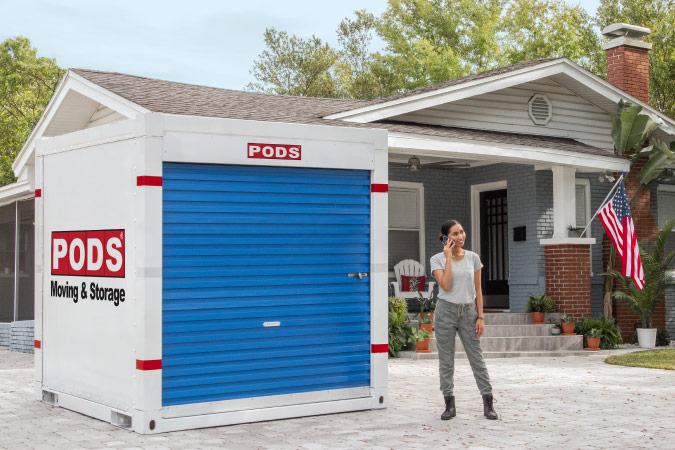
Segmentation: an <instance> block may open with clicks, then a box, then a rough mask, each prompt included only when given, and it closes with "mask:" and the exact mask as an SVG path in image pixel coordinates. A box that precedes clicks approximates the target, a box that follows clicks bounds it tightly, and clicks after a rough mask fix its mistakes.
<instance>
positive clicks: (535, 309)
mask: <svg viewBox="0 0 675 450" xmlns="http://www.w3.org/2000/svg"><path fill="white" fill-rule="evenodd" d="M553 311H555V306H554V305H553V299H552V298H551V297H547V296H546V295H533V294H530V298H528V299H527V312H531V313H532V322H533V323H534V324H535V325H542V324H544V314H546V313H551V312H553Z"/></svg>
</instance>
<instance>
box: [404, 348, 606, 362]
mask: <svg viewBox="0 0 675 450" xmlns="http://www.w3.org/2000/svg"><path fill="white" fill-rule="evenodd" d="M591 353H593V352H587V351H576V350H568V351H553V352H552V351H544V352H537V351H530V352H483V358H485V359H495V358H561V357H565V356H587V355H590V354H591ZM398 357H399V358H407V359H413V360H420V359H438V352H431V353H416V352H415V351H401V352H398ZM455 358H456V359H466V353H464V352H456V353H455Z"/></svg>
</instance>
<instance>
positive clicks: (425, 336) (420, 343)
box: [408, 328, 431, 353]
mask: <svg viewBox="0 0 675 450" xmlns="http://www.w3.org/2000/svg"><path fill="white" fill-rule="evenodd" d="M430 340H431V333H430V332H428V331H427V330H418V329H417V328H413V329H412V330H411V332H410V338H409V339H408V342H414V343H415V344H416V345H417V350H416V352H417V353H431V350H429V342H430Z"/></svg>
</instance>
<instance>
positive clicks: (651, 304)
mask: <svg viewBox="0 0 675 450" xmlns="http://www.w3.org/2000/svg"><path fill="white" fill-rule="evenodd" d="M673 227H675V219H671V220H670V221H668V222H666V223H665V224H664V226H663V230H661V232H660V233H659V235H658V236H657V238H656V240H655V241H653V242H640V258H641V260H642V267H643V269H644V272H645V285H644V287H643V288H642V291H640V290H638V288H637V287H636V286H635V283H634V282H633V280H632V279H631V278H630V277H624V276H622V275H621V273H620V272H618V271H616V270H614V271H611V272H608V273H605V274H604V275H608V276H610V277H611V278H613V279H616V280H618V281H619V283H620V284H621V286H622V287H623V289H624V290H623V291H615V292H614V293H613V294H612V297H614V298H615V299H617V300H619V301H622V302H624V303H626V304H627V305H628V306H630V307H631V308H632V309H633V310H634V311H635V312H636V313H637V315H638V316H639V317H640V322H641V323H642V328H651V324H652V316H653V315H654V308H655V306H656V302H657V301H658V300H659V298H661V297H662V296H663V295H664V294H665V293H666V290H667V289H668V288H669V287H671V286H675V277H673V276H672V275H670V274H669V273H668V271H669V270H670V269H671V268H672V265H673V261H674V260H675V250H673V251H672V252H670V253H669V254H667V255H665V254H664V249H665V245H666V240H667V239H668V237H669V236H670V232H671V231H672V229H673Z"/></svg>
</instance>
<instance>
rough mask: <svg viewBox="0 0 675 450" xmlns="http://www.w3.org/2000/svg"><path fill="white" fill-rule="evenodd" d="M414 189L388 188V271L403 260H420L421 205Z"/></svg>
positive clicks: (421, 238) (421, 237) (417, 192)
mask: <svg viewBox="0 0 675 450" xmlns="http://www.w3.org/2000/svg"><path fill="white" fill-rule="evenodd" d="M419 197H420V196H419V190H418V189H416V188H397V187H390V188H389V270H390V271H393V270H394V266H395V265H396V264H398V263H399V262H400V261H402V260H404V259H414V260H415V261H420V262H422V263H424V262H423V261H421V260H422V251H421V250H422V249H421V248H420V242H421V241H422V240H423V236H422V235H421V233H422V229H421V222H422V220H421V217H422V205H421V204H420V201H419Z"/></svg>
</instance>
